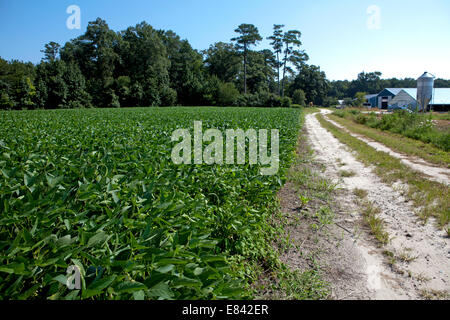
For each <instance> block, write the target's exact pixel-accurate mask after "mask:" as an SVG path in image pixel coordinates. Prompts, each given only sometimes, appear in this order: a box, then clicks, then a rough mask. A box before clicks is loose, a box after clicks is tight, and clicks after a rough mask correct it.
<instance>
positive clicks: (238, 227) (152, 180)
mask: <svg viewBox="0 0 450 320" xmlns="http://www.w3.org/2000/svg"><path fill="white" fill-rule="evenodd" d="M300 115H301V110H299V109H251V108H195V107H194V108H135V109H89V110H54V111H18V112H0V147H1V150H0V212H1V214H0V265H1V267H0V299H47V298H48V299H80V298H83V299H87V298H90V299H242V298H251V297H252V296H253V291H252V290H251V289H250V285H251V283H252V281H253V280H254V279H255V273H256V272H257V271H256V270H257V269H258V268H263V269H268V270H272V271H274V270H278V268H280V262H279V259H278V256H277V253H276V251H275V250H274V249H273V248H272V245H271V242H272V241H274V240H275V239H276V237H277V234H278V233H279V232H280V230H279V229H280V228H282V226H280V227H276V226H275V224H273V223H272V221H273V220H274V219H275V218H276V217H277V215H278V214H279V213H278V204H277V200H276V192H277V190H278V189H279V188H280V186H281V185H282V184H283V182H284V181H285V180H286V172H287V169H288V168H289V167H290V166H291V164H292V161H293V158H294V151H295V147H296V143H297V135H298V132H299V129H300V121H299V117H300ZM194 120H199V121H203V125H204V129H206V128H218V129H220V130H225V129H227V128H242V129H247V128H254V129H260V128H261V129H274V128H277V129H279V130H280V157H281V159H280V171H279V172H278V174H277V175H274V176H262V175H260V173H259V166H250V165H222V166H219V165H216V166H208V165H175V164H173V163H172V161H171V158H170V154H171V149H172V147H173V145H174V144H175V143H172V142H171V134H172V132H173V131H174V130H175V129H178V128H187V129H190V130H191V131H192V127H193V121H194ZM277 228H278V229H277ZM73 264H76V265H78V266H80V268H81V267H82V268H81V273H82V290H80V291H69V290H68V289H67V287H66V286H65V280H66V268H67V267H68V266H69V265H73Z"/></svg>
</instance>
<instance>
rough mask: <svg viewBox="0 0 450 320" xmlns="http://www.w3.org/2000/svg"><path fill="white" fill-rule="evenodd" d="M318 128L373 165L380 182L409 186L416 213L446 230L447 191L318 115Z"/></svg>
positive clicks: (449, 202)
mask: <svg viewBox="0 0 450 320" xmlns="http://www.w3.org/2000/svg"><path fill="white" fill-rule="evenodd" d="M317 118H318V120H319V122H320V123H321V125H322V126H323V127H324V128H326V129H327V130H329V131H330V132H331V133H332V134H333V135H334V136H335V137H336V138H337V139H338V140H339V141H341V142H342V143H344V144H346V145H348V146H349V147H350V148H351V149H353V150H355V151H356V152H357V158H358V160H360V161H362V162H363V163H365V164H366V165H374V166H375V167H374V170H375V173H376V174H377V175H378V176H379V177H380V178H381V179H382V181H383V182H385V183H388V184H392V183H394V182H396V181H401V182H403V183H405V184H407V185H408V190H407V191H406V194H405V196H406V197H407V198H409V199H410V200H412V201H413V202H414V206H415V207H416V208H417V209H418V214H419V216H420V217H421V218H422V219H423V220H425V221H426V220H427V219H428V218H429V217H431V216H433V217H435V218H436V219H437V222H438V225H439V227H442V228H443V227H446V225H447V224H448V223H449V222H450V195H449V188H448V187H447V186H444V185H443V184H441V183H438V182H434V181H430V180H428V179H426V178H425V177H424V176H423V175H422V174H420V173H418V172H416V171H414V170H412V169H410V168H409V167H408V166H406V165H404V164H403V163H401V161H400V160H399V159H396V158H394V157H391V156H390V155H389V154H387V153H385V152H381V151H377V150H375V149H374V148H372V147H370V146H368V145H367V144H366V143H365V142H363V141H361V140H359V139H357V138H355V137H353V136H351V135H350V134H348V133H346V132H344V131H343V130H341V129H339V128H338V127H336V126H334V125H333V124H331V123H330V122H328V121H326V120H325V119H324V117H323V116H322V115H318V116H317Z"/></svg>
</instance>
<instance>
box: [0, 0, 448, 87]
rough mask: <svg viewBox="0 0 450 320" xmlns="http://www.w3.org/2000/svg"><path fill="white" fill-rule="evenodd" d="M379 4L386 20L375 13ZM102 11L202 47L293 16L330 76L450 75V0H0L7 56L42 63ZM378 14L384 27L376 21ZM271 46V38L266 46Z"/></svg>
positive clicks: (116, 25)
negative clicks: (77, 21)
mask: <svg viewBox="0 0 450 320" xmlns="http://www.w3.org/2000/svg"><path fill="white" fill-rule="evenodd" d="M70 5H78V6H79V7H80V9H81V30H69V29H68V28H67V27H66V20H67V18H68V17H69V14H67V13H66V9H67V7H68V6H70ZM372 5H376V6H377V8H379V12H380V19H379V20H377V19H375V20H373V19H374V15H373V12H372V13H371V14H368V13H367V9H368V8H369V7H370V6H372ZM97 17H101V18H103V19H105V20H106V21H107V22H108V24H109V26H110V28H112V29H113V30H115V31H119V30H123V29H125V28H126V27H128V26H131V25H136V24H137V23H139V22H141V21H144V20H145V21H147V22H148V23H149V24H151V25H152V26H153V27H155V28H157V29H172V30H173V31H175V32H176V33H178V34H179V35H180V36H181V37H182V38H185V39H188V40H189V42H190V43H191V44H192V46H193V47H194V48H196V49H199V50H202V49H206V48H207V47H208V46H209V45H210V44H212V43H214V42H217V41H225V42H228V41H229V40H230V39H231V38H232V37H233V36H234V32H233V30H234V29H235V28H236V27H237V26H238V25H239V24H241V23H253V24H255V25H256V26H257V27H258V28H259V30H260V33H261V35H262V36H263V37H264V38H266V37H267V36H269V35H270V34H271V32H272V27H273V24H285V25H286V29H298V30H300V31H301V32H302V34H303V36H302V39H303V49H304V50H306V52H307V53H308V54H309V56H310V58H311V59H310V61H309V62H310V63H312V64H315V65H319V66H321V68H322V70H323V71H325V72H326V74H327V76H328V78H329V79H332V80H336V79H353V78H356V76H357V74H358V73H359V72H361V71H366V72H369V71H375V70H376V71H381V72H382V73H383V78H387V77H397V78H403V77H413V78H416V77H418V76H420V75H421V74H422V73H423V72H424V71H429V72H431V73H433V74H435V75H436V76H438V77H440V78H447V79H450V1H449V0H427V1H423V0H421V1H419V0H369V1H367V0H278V1H276V0H226V1H223V0H128V1H124V0H108V1H106V0H90V1H88V0H68V1H66V0H53V1H51V0H40V1H29V0H8V1H7V0H0V30H1V34H0V43H1V46H0V57H2V58H4V59H7V60H9V59H13V58H15V59H19V60H24V61H32V62H34V63H37V62H39V61H40V59H41V58H42V54H41V52H40V50H41V49H42V48H43V47H44V44H45V43H47V42H49V41H56V42H59V43H61V44H64V43H65V42H66V41H68V40H70V39H73V38H75V37H77V36H79V35H80V34H82V33H84V31H85V29H86V26H87V23H88V22H89V21H92V20H95V19H96V18H97ZM371 18H373V19H372V20H370V21H375V22H376V21H379V24H375V26H379V28H378V29H373V28H372V29H371V28H369V27H368V24H367V22H368V20H369V19H371ZM373 25H374V24H372V26H373ZM266 47H268V41H263V42H262V43H261V44H260V45H259V46H258V49H263V48H266Z"/></svg>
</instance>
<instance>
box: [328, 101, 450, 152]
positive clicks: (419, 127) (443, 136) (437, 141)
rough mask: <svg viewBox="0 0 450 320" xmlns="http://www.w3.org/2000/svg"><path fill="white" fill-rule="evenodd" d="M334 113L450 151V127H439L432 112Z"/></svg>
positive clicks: (350, 111) (348, 111)
mask: <svg viewBox="0 0 450 320" xmlns="http://www.w3.org/2000/svg"><path fill="white" fill-rule="evenodd" d="M333 114H334V115H336V116H338V117H341V118H346V119H350V120H352V121H355V122H357V123H359V124H364V125H366V126H368V127H372V128H376V129H380V130H384V131H390V132H392V133H397V134H400V135H403V136H405V137H408V138H411V139H415V140H420V141H422V142H425V143H430V144H432V145H433V146H435V147H436V148H439V149H441V150H443V151H446V152H448V151H450V129H442V130H441V129H438V128H436V127H435V125H434V124H433V122H432V117H433V116H432V115H431V114H428V115H426V114H417V113H411V114H410V113H406V112H394V113H392V114H384V115H382V116H381V117H379V116H378V115H376V114H375V113H370V114H367V113H366V114H364V113H361V112H360V111H359V110H355V109H354V110H337V111H335V112H334V113H333Z"/></svg>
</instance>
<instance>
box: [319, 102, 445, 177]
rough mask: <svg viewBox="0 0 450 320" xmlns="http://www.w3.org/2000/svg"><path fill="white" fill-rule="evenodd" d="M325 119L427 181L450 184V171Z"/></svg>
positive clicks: (325, 112) (328, 111)
mask: <svg viewBox="0 0 450 320" xmlns="http://www.w3.org/2000/svg"><path fill="white" fill-rule="evenodd" d="M321 113H322V114H324V115H325V117H326V114H329V113H331V111H330V110H324V109H322V110H321ZM326 119H327V121H329V122H331V123H332V124H334V125H335V126H336V127H338V128H340V129H342V130H344V131H345V132H347V133H348V134H350V135H351V136H352V137H355V138H357V139H359V140H361V141H363V142H365V143H367V144H368V145H369V146H371V147H372V148H374V149H375V150H378V151H383V152H386V153H387V154H389V155H390V156H392V157H394V158H397V159H400V160H401V162H402V163H404V164H406V165H407V166H409V167H410V168H412V169H414V170H416V171H419V172H420V173H422V174H424V175H425V176H426V177H427V178H428V179H430V180H433V181H436V182H440V183H442V184H445V185H449V184H450V170H449V169H447V168H442V167H438V166H436V165H433V164H431V163H429V162H426V161H425V160H423V159H421V158H418V157H414V156H409V155H404V154H401V153H398V152H395V151H393V150H392V149H390V148H388V147H386V146H385V145H384V144H381V143H379V142H376V141H373V140H371V139H369V138H367V137H365V136H362V135H359V134H356V133H353V132H351V131H350V130H348V129H347V128H345V127H344V126H342V125H341V124H339V123H337V122H336V121H333V120H331V119H330V118H329V117H326Z"/></svg>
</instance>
